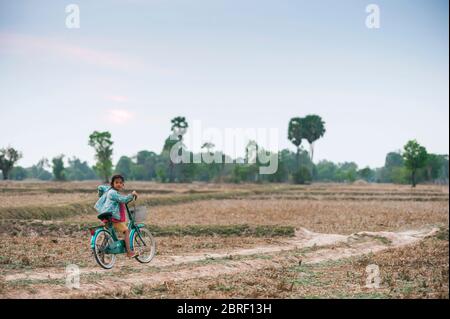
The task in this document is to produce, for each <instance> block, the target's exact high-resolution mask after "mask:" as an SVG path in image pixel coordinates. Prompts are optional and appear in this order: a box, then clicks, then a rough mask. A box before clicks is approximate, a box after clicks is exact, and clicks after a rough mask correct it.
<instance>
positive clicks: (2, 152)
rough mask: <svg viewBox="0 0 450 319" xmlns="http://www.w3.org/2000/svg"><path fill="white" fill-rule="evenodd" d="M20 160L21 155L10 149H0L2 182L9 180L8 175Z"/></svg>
mask: <svg viewBox="0 0 450 319" xmlns="http://www.w3.org/2000/svg"><path fill="white" fill-rule="evenodd" d="M21 158H22V153H20V152H19V151H18V150H16V149H14V148H12V147H7V148H2V149H0V170H1V171H2V173H3V179H4V180H7V179H8V178H9V173H10V172H11V170H12V169H13V167H14V165H15V164H16V163H17V161H19V159H21Z"/></svg>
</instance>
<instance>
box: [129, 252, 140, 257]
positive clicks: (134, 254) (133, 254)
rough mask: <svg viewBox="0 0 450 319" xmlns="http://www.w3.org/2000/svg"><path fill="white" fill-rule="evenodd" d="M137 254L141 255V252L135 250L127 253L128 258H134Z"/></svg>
mask: <svg viewBox="0 0 450 319" xmlns="http://www.w3.org/2000/svg"><path fill="white" fill-rule="evenodd" d="M137 256H139V254H138V253H137V252H135V251H133V252H131V253H127V257H128V258H134V257H137Z"/></svg>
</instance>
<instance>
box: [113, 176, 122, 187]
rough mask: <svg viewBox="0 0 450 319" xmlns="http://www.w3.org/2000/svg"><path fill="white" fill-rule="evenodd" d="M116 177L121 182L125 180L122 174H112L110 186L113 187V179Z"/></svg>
mask: <svg viewBox="0 0 450 319" xmlns="http://www.w3.org/2000/svg"><path fill="white" fill-rule="evenodd" d="M116 179H121V180H122V182H125V178H124V177H123V176H122V175H114V176H113V177H112V178H111V186H112V187H114V181H115V180H116Z"/></svg>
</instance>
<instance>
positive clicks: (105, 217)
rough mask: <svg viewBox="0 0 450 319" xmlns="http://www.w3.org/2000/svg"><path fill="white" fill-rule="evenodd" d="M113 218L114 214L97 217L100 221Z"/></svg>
mask: <svg viewBox="0 0 450 319" xmlns="http://www.w3.org/2000/svg"><path fill="white" fill-rule="evenodd" d="M111 217H112V213H103V214H100V215H98V216H97V218H98V219H100V220H104V219H107V220H110V219H111Z"/></svg>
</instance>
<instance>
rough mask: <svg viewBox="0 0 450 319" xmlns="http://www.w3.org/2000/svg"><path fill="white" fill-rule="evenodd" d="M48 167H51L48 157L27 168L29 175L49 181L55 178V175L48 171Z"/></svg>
mask: <svg viewBox="0 0 450 319" xmlns="http://www.w3.org/2000/svg"><path fill="white" fill-rule="evenodd" d="M46 168H50V164H49V162H48V159H46V158H43V159H41V160H40V161H39V162H38V163H37V164H36V165H33V166H31V167H30V168H28V169H27V172H28V176H29V177H31V178H37V179H39V180H43V181H49V180H51V179H52V178H53V175H52V173H50V172H49V171H47V170H46Z"/></svg>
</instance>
